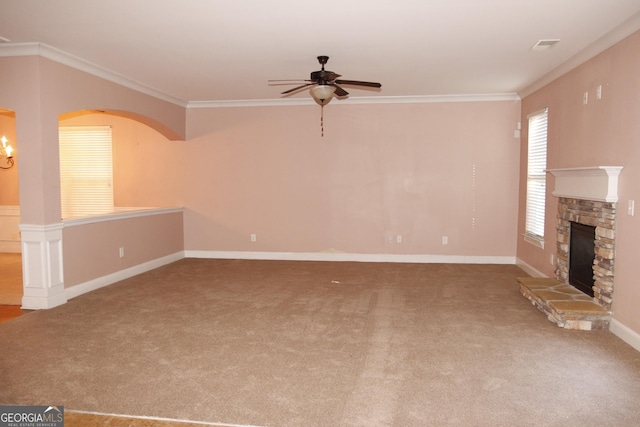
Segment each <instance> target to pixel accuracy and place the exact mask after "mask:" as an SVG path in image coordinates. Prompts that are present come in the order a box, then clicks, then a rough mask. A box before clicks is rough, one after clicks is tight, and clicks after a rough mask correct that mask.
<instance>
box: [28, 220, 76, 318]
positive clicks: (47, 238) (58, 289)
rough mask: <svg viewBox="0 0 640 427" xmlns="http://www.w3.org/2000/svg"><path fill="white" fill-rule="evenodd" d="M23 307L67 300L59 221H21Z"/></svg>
mask: <svg viewBox="0 0 640 427" xmlns="http://www.w3.org/2000/svg"><path fill="white" fill-rule="evenodd" d="M20 232H21V233H22V272H23V274H22V281H23V296H22V308H25V309H43V308H53V307H56V306H58V305H62V304H64V303H66V302H67V297H66V295H65V292H64V273H63V262H62V224H61V223H58V224H49V225H32V224H20Z"/></svg>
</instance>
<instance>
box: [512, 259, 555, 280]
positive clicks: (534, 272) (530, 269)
mask: <svg viewBox="0 0 640 427" xmlns="http://www.w3.org/2000/svg"><path fill="white" fill-rule="evenodd" d="M516 265H517V266H518V267H520V268H521V269H523V270H524V272H525V273H527V274H528V275H529V276H531V277H549V276H547V275H546V274H544V273H543V272H541V271H540V270H538V269H536V268H534V267H532V266H530V265H529V264H527V263H526V262H524V261H523V260H521V259H520V258H517V259H516Z"/></svg>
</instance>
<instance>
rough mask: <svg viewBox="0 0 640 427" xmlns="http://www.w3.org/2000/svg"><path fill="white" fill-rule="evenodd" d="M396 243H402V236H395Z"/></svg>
mask: <svg viewBox="0 0 640 427" xmlns="http://www.w3.org/2000/svg"><path fill="white" fill-rule="evenodd" d="M396 243H402V234H398V235H397V236H396Z"/></svg>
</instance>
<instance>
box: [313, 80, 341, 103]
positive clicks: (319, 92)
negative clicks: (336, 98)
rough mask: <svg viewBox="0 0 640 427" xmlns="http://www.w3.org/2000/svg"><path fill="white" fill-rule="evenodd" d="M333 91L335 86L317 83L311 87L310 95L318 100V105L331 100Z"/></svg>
mask: <svg viewBox="0 0 640 427" xmlns="http://www.w3.org/2000/svg"><path fill="white" fill-rule="evenodd" d="M335 91H336V87H335V86H330V85H326V84H319V85H317V86H314V87H312V88H311V96H313V99H315V100H316V101H318V102H319V103H320V105H325V104H328V103H329V101H331V96H333V94H334V92H335Z"/></svg>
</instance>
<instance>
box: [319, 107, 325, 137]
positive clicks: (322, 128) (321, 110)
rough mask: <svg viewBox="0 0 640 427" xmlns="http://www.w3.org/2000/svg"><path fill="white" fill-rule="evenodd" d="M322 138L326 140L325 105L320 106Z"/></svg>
mask: <svg viewBox="0 0 640 427" xmlns="http://www.w3.org/2000/svg"><path fill="white" fill-rule="evenodd" d="M320 136H322V137H323V138H324V104H321V105H320Z"/></svg>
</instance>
